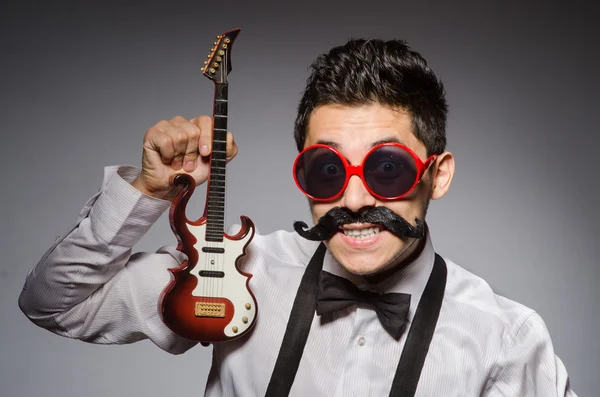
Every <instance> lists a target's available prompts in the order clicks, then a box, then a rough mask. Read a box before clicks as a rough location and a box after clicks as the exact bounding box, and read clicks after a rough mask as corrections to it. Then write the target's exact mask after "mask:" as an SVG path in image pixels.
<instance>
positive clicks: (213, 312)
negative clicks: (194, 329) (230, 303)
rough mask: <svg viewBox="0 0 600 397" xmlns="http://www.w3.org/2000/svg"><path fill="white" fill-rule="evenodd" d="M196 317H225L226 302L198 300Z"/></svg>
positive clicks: (195, 311) (195, 310)
mask: <svg viewBox="0 0 600 397" xmlns="http://www.w3.org/2000/svg"><path fill="white" fill-rule="evenodd" d="M194 314H195V315H196V317H225V304H224V303H208V302H196V307H195V309H194Z"/></svg>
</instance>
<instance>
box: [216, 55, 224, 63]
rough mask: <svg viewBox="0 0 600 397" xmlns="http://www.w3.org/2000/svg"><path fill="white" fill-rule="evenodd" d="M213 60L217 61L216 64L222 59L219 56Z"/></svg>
mask: <svg viewBox="0 0 600 397" xmlns="http://www.w3.org/2000/svg"><path fill="white" fill-rule="evenodd" d="M215 59H216V60H217V62H221V60H222V59H223V58H221V57H220V56H217V57H216V58H215Z"/></svg>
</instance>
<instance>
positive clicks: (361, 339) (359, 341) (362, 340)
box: [358, 336, 367, 346]
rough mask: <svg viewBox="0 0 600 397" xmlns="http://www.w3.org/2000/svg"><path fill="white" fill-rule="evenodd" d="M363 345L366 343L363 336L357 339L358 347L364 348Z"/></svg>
mask: <svg viewBox="0 0 600 397" xmlns="http://www.w3.org/2000/svg"><path fill="white" fill-rule="evenodd" d="M365 343H367V342H366V341H365V338H364V337H363V336H361V337H360V338H358V345H359V346H364V345H365Z"/></svg>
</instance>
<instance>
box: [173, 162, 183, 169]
mask: <svg viewBox="0 0 600 397" xmlns="http://www.w3.org/2000/svg"><path fill="white" fill-rule="evenodd" d="M182 165H183V163H182V162H181V161H177V162H176V163H173V169H175V170H179V169H181V166H182Z"/></svg>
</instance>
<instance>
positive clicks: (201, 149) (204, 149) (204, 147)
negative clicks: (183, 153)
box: [200, 145, 208, 156]
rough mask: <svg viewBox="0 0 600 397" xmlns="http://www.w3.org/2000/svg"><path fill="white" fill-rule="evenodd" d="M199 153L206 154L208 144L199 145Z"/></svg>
mask: <svg viewBox="0 0 600 397" xmlns="http://www.w3.org/2000/svg"><path fill="white" fill-rule="evenodd" d="M200 154H201V155H203V156H208V146H207V145H202V146H200Z"/></svg>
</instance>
